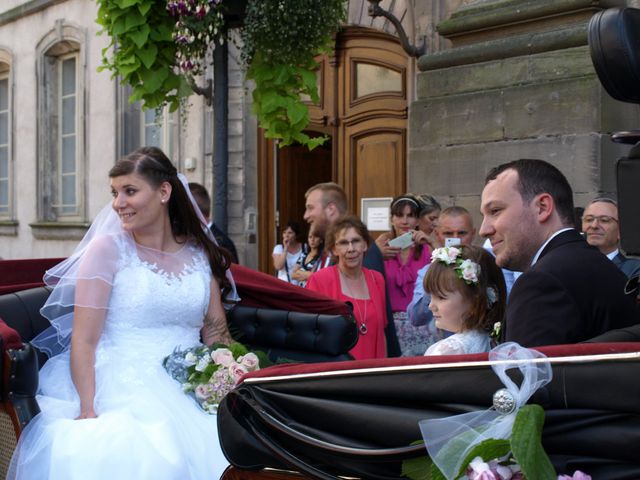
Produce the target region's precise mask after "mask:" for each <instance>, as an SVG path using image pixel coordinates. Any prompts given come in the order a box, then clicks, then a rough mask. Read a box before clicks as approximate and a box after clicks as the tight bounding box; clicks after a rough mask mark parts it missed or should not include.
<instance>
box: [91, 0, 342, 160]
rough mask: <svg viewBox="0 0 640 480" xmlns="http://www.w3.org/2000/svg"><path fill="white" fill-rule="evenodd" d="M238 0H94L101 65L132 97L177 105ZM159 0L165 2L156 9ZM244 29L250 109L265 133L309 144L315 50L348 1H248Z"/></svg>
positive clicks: (148, 103)
mask: <svg viewBox="0 0 640 480" xmlns="http://www.w3.org/2000/svg"><path fill="white" fill-rule="evenodd" d="M238 1H241V0H169V1H166V2H165V1H162V2H157V1H155V0H97V3H98V7H99V8H98V18H97V22H98V24H100V25H101V26H102V32H104V33H106V34H107V35H109V37H110V40H111V41H110V43H109V45H108V47H107V48H105V49H104V50H103V51H102V65H101V67H100V69H101V70H109V71H111V72H112V73H113V75H114V76H119V77H120V78H121V79H122V82H123V83H125V84H128V85H130V86H131V88H132V95H131V97H130V101H132V102H135V101H142V102H143V104H144V107H145V108H154V109H159V108H163V107H164V106H165V105H168V106H169V109H170V110H171V111H174V110H176V109H177V108H178V107H179V106H180V104H181V102H183V101H184V100H185V99H186V97H188V96H189V95H191V94H192V93H193V89H192V87H191V86H192V85H195V84H196V83H197V82H196V78H195V77H196V76H197V75H199V74H201V73H202V71H203V62H204V59H205V58H207V54H208V52H209V51H210V49H211V48H212V47H213V44H214V39H216V38H218V39H220V40H221V41H224V39H225V35H226V27H225V25H224V13H225V9H226V8H227V7H228V6H229V5H231V4H232V3H234V2H238ZM158 3H160V4H161V5H163V6H164V7H165V8H158ZM246 3H247V6H246V18H245V22H244V27H243V29H242V32H241V39H242V47H241V48H242V59H243V61H244V62H245V64H246V66H247V78H248V79H251V80H253V81H254V82H255V86H256V87H255V90H254V92H253V111H254V113H255V114H256V116H257V117H258V123H259V124H260V126H261V127H262V128H264V130H265V135H266V136H267V137H268V138H277V139H280V145H281V146H284V145H290V144H292V143H296V142H297V143H302V144H304V145H307V146H308V147H309V148H314V147H315V146H317V145H319V144H321V143H322V142H323V141H324V137H316V138H311V137H309V136H308V135H307V134H306V133H304V130H305V129H306V127H307V125H308V124H309V112H308V106H307V104H306V103H305V101H304V100H303V98H310V99H311V101H312V102H314V103H317V102H318V101H319V97H318V91H317V86H316V70H317V68H318V64H317V62H316V61H315V60H314V57H315V56H317V55H319V54H321V53H325V52H328V51H329V50H330V49H331V45H332V43H333V40H332V39H333V35H334V34H335V33H336V32H337V30H338V29H339V27H340V24H341V22H343V21H344V20H345V18H346V3H347V2H346V0H246Z"/></svg>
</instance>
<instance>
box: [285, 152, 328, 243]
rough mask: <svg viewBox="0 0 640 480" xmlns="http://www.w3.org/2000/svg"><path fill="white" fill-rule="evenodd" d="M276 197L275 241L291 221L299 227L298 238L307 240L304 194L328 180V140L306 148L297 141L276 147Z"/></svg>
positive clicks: (303, 240) (302, 240)
mask: <svg viewBox="0 0 640 480" xmlns="http://www.w3.org/2000/svg"><path fill="white" fill-rule="evenodd" d="M277 153H278V176H277V178H278V186H277V189H276V190H277V192H278V199H277V208H278V214H277V220H276V230H277V235H278V237H277V239H276V243H280V242H279V239H280V238H281V237H282V229H283V228H284V226H285V225H286V224H287V223H288V222H290V221H293V222H297V223H298V224H300V226H301V227H302V233H301V236H300V237H301V238H299V239H298V240H300V241H301V242H306V237H307V231H308V228H307V225H306V223H305V221H304V219H303V216H304V209H305V208H304V207H305V202H304V194H305V192H306V191H307V190H308V189H309V187H311V186H313V185H315V184H316V183H320V182H329V181H331V142H327V143H325V144H324V145H322V146H321V147H317V148H315V149H314V150H313V151H311V152H310V151H309V150H308V149H307V148H305V147H302V146H300V145H294V146H290V147H284V148H281V149H279V150H278V152H277Z"/></svg>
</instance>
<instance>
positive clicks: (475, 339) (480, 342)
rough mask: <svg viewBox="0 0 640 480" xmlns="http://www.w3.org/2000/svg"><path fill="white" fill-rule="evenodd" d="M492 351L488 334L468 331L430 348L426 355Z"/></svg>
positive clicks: (443, 340) (445, 339)
mask: <svg viewBox="0 0 640 480" xmlns="http://www.w3.org/2000/svg"><path fill="white" fill-rule="evenodd" d="M489 350H491V337H490V336H489V334H488V333H487V332H481V331H479V330H467V331H465V332H461V333H456V334H454V335H451V336H450V337H447V338H444V339H442V340H440V341H438V342H436V343H434V344H433V345H431V346H430V347H429V348H427V351H426V352H425V353H424V354H425V355H463V354H465V353H484V352H488V351H489Z"/></svg>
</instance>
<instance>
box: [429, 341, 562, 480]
mask: <svg viewBox="0 0 640 480" xmlns="http://www.w3.org/2000/svg"><path fill="white" fill-rule="evenodd" d="M545 358H546V356H545V355H543V354H542V353H540V352H538V351H536V350H531V349H528V348H523V347H521V346H520V345H518V344H517V343H515V342H508V343H503V344H501V345H498V346H497V347H495V348H494V349H493V350H491V351H490V352H489V361H491V362H495V363H494V364H493V365H492V366H491V367H492V368H493V371H494V372H495V373H496V375H498V378H500V380H501V381H502V383H503V384H504V386H505V389H506V390H507V391H508V393H506V394H503V396H502V398H506V399H507V400H512V401H513V403H514V405H513V407H514V408H512V409H509V410H511V411H510V413H500V412H498V411H496V410H495V408H490V409H489V410H485V411H482V412H471V413H465V414H462V415H454V416H452V417H447V418H441V419H428V420H422V421H420V422H419V426H420V431H421V432H422V437H423V438H424V442H425V446H426V447H427V451H428V452H429V456H430V457H431V460H432V461H433V463H435V464H436V466H437V467H438V468H439V469H440V471H441V472H442V474H443V475H444V476H445V477H446V478H447V480H453V479H455V478H456V475H457V474H458V472H459V471H460V468H461V466H462V462H463V461H464V459H465V458H466V457H467V455H468V454H469V452H470V451H471V450H472V449H473V448H474V447H475V446H476V445H478V444H479V443H481V442H483V441H485V440H488V439H505V440H506V439H508V438H509V437H510V436H511V430H512V428H513V423H514V421H515V418H516V414H517V413H518V410H519V409H520V407H522V406H523V405H525V404H526V403H527V401H528V400H529V398H530V397H531V395H533V394H534V393H535V391H536V390H538V389H539V388H540V387H542V386H543V385H546V384H547V383H549V382H550V381H551V378H552V371H551V365H550V364H549V362H548V361H544V360H542V361H540V360H539V359H545ZM511 368H518V369H519V370H520V372H521V373H522V377H523V380H522V383H521V385H520V386H519V387H518V386H517V385H516V384H515V383H514V382H513V380H511V378H509V376H508V375H507V370H509V369H511ZM469 387H471V386H469ZM500 393H504V392H500ZM509 394H510V395H509ZM509 397H511V398H509ZM495 400H496V399H495V397H494V404H495V403H496V401H495ZM507 403H509V402H507ZM484 460H487V461H488V460H493V459H484Z"/></svg>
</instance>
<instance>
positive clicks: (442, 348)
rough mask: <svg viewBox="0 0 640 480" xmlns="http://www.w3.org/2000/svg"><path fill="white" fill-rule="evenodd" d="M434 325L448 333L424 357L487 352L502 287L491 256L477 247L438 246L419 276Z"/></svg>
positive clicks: (502, 297)
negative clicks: (429, 263) (428, 302)
mask: <svg viewBox="0 0 640 480" xmlns="http://www.w3.org/2000/svg"><path fill="white" fill-rule="evenodd" d="M424 289H425V291H426V292H427V293H429V294H430V295H431V303H430V304H429V308H430V309H431V311H432V312H433V318H434V320H435V324H436V327H437V328H439V329H442V330H447V331H449V332H452V333H453V334H454V335H452V336H450V337H447V338H445V339H443V340H440V341H439V342H436V343H434V344H433V345H431V346H430V347H429V348H428V349H427V351H426V352H425V355H457V354H464V353H481V352H488V351H489V350H490V349H491V336H490V332H491V331H492V329H493V328H494V326H495V324H496V323H498V322H501V321H502V318H503V315H504V311H505V303H506V302H505V298H506V288H505V283H504V278H503V276H502V271H501V270H500V268H498V266H497V265H496V263H495V260H494V259H493V256H491V254H490V253H488V252H487V251H486V250H484V249H482V248H479V247H470V246H457V247H444V248H438V249H436V250H434V251H433V253H432V254H431V266H430V267H429V270H428V271H427V275H426V277H425V279H424Z"/></svg>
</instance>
